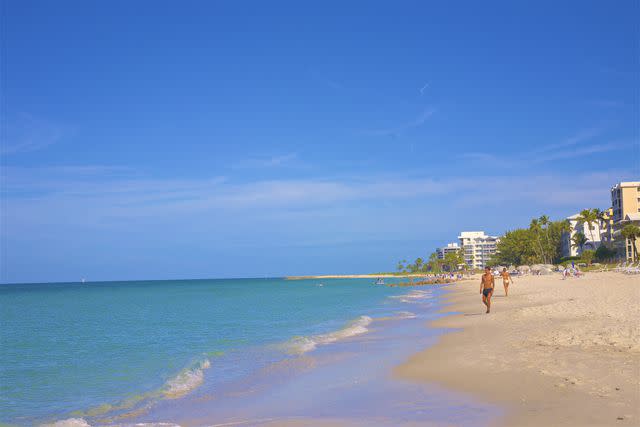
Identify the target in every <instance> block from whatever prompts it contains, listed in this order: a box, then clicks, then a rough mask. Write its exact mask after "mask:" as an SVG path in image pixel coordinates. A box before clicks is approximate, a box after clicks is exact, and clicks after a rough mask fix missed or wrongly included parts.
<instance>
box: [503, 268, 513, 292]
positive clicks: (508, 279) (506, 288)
mask: <svg viewBox="0 0 640 427" xmlns="http://www.w3.org/2000/svg"><path fill="white" fill-rule="evenodd" d="M500 275H501V276H502V285H503V286H504V296H505V297H508V296H509V285H510V284H511V283H513V279H511V275H510V274H509V272H508V271H507V269H506V267H505V268H503V269H502V273H500Z"/></svg>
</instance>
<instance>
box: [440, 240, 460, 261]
mask: <svg viewBox="0 0 640 427" xmlns="http://www.w3.org/2000/svg"><path fill="white" fill-rule="evenodd" d="M460 249H462V248H461V247H460V246H459V245H458V244H457V243H448V244H447V246H445V247H443V248H436V253H437V254H438V259H444V256H445V255H446V254H448V253H449V252H458V251H459V250H460Z"/></svg>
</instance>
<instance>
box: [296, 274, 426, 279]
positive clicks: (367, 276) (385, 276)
mask: <svg viewBox="0 0 640 427" xmlns="http://www.w3.org/2000/svg"><path fill="white" fill-rule="evenodd" d="M426 274H427V273H421V274H323V275H317V276H285V277H284V279H285V280H308V279H379V278H383V279H391V278H396V277H400V278H402V277H425V275H426Z"/></svg>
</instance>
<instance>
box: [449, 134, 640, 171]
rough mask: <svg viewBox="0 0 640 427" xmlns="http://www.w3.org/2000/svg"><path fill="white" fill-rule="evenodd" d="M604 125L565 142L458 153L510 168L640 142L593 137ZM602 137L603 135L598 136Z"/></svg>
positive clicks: (582, 155)
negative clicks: (523, 148) (514, 150)
mask: <svg viewBox="0 0 640 427" xmlns="http://www.w3.org/2000/svg"><path fill="white" fill-rule="evenodd" d="M605 129H606V128H605V127H594V128H589V129H585V130H582V131H580V132H577V133H576V134H575V135H572V136H571V137H569V138H566V139H565V140H563V141H560V142H556V143H552V144H547V145H543V146H540V147H537V148H535V149H533V150H528V151H524V152H519V153H502V152H501V153H500V154H499V155H496V154H492V153H485V152H473V151H472V152H467V153H462V154H460V155H459V156H458V158H459V159H462V160H468V161H474V162H493V163H496V162H498V161H501V165H502V167H505V168H508V167H510V165H518V167H521V166H522V165H523V164H529V163H542V162H550V161H555V160H562V159H572V158H575V159H577V158H580V157H586V156H590V155H593V154H597V153H605V152H610V151H622V150H626V149H631V148H634V147H638V144H640V142H638V141H635V142H634V141H606V142H605V141H601V140H600V141H598V140H594V139H596V138H598V137H601V136H602V134H603V133H604V131H605ZM599 139H602V138H599Z"/></svg>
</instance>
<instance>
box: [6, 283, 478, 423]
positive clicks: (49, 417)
mask: <svg viewBox="0 0 640 427" xmlns="http://www.w3.org/2000/svg"><path fill="white" fill-rule="evenodd" d="M436 291H437V289H435V288H434V289H433V291H432V290H431V289H427V290H424V289H423V290H416V289H412V288H400V287H388V286H381V285H374V284H373V280H370V279H322V280H314V279H308V280H295V281H290V280H284V279H280V278H269V279H232V280H227V279H216V280H171V281H135V282H124V281H123V282H95V283H46V284H10V285H0V321H1V331H0V338H1V346H0V414H1V415H0V422H2V423H8V424H17V425H39V424H43V423H52V422H56V421H60V420H69V419H75V420H80V419H82V420H83V422H85V421H86V422H88V423H90V424H92V425H93V424H114V423H116V424H117V423H123V421H122V420H127V422H130V421H132V420H133V421H149V422H152V421H153V422H157V421H171V422H173V421H176V420H179V419H181V418H184V417H185V411H186V412H188V413H189V414H193V413H197V412H198V411H200V412H201V417H202V419H205V420H207V421H210V420H213V419H216V418H217V419H222V418H224V419H229V418H228V417H231V418H233V416H234V414H229V415H228V417H226V415H224V411H223V410H226V409H229V408H231V407H233V406H234V405H239V407H242V408H248V407H251V406H252V405H254V404H255V403H256V402H257V400H256V399H257V398H256V396H262V397H261V399H263V400H264V396H265V394H264V393H265V391H264V390H265V389H268V390H269V393H270V394H273V393H274V392H275V391H276V389H277V390H279V391H282V390H283V387H285V386H287V387H291V384H293V383H295V381H300V378H301V377H300V376H301V375H302V374H303V373H305V372H307V373H308V372H311V371H314V370H317V369H320V368H316V366H317V365H318V364H319V362H318V360H320V357H321V356H322V357H324V358H325V359H324V360H325V361H328V360H333V359H336V357H335V356H336V355H337V354H338V350H339V349H342V351H343V354H347V353H346V351H347V348H346V347H344V345H349V343H350V342H353V340H354V339H356V338H358V337H359V338H363V337H366V336H370V337H373V336H374V335H373V334H370V331H371V330H376V329H377V330H378V331H379V333H380V331H382V330H384V329H385V327H386V328H387V330H388V331H389V329H388V328H390V327H392V325H396V326H395V327H397V325H398V324H400V323H399V322H409V321H411V320H414V321H415V320H416V319H419V318H422V319H424V318H425V317H428V316H432V317H435V316H436V314H435V313H436V309H437V308H438V304H436V303H435V300H434V299H433V298H432V297H433V294H432V292H436ZM416 302H420V303H422V304H421V305H417V304H415V303H416ZM423 324H424V320H421V321H420V323H413V325H414V326H413V328H414V329H411V327H408V325H409V324H408V323H405V326H404V330H405V331H411V330H413V331H414V332H412V333H413V334H414V335H415V336H416V337H417V336H419V337H421V339H422V341H420V340H416V339H415V337H414V338H408V339H407V340H406V345H404V347H403V345H394V348H393V349H392V350H397V349H400V348H405V347H406V348H405V350H406V351H404V353H403V356H402V357H405V356H407V353H409V351H410V350H411V351H414V350H416V351H417V350H418V348H414V347H415V346H416V345H427V344H428V343H427V342H426V341H424V340H425V339H427V338H428V339H432V338H433V337H434V336H435V334H428V333H427V334H425V333H424V331H425V330H426V328H424V326H423ZM385 325H388V326H385ZM418 328H419V329H418ZM420 331H422V332H420ZM396 335H397V334H396ZM389 336H391V335H389ZM387 342H389V339H387ZM341 345H343V347H341ZM359 345H363V344H362V343H361V344H359ZM412 346H413V347H412ZM409 347H411V348H409ZM354 349H355V348H351V349H350V350H349V351H348V352H349V354H351V353H354ZM368 353H370V352H368ZM385 353H386V354H388V355H391V354H393V353H394V351H391V350H385ZM312 357H315V359H313V361H312V362H310V360H312V359H311V358H312ZM332 357H333V359H331V358H332ZM397 361H400V359H398V360H397ZM323 363H324V362H323ZM332 363H333V362H326V363H325V364H326V365H331V364H332ZM358 364H359V365H363V363H361V362H358ZM332 366H334V367H335V366H339V363H338V364H336V363H333V365H332ZM336 369H337V368H336ZM336 372H338V371H336ZM292 375H293V376H296V375H298V377H297V378H298V379H297V380H296V379H293V380H292V379H291V376H292ZM333 375H335V376H337V377H341V378H342V377H344V375H343V374H340V373H335V374H333ZM325 380H326V377H325V378H324V379H323V380H322V381H325ZM305 381H310V380H309V379H306V380H305ZM287 384H288V385H287ZM258 386H259V387H258ZM260 387H262V388H261V390H262V391H260V390H258V388H260ZM304 387H309V385H308V384H307V385H306V386H304ZM247 390H250V391H251V393H247ZM243 393H245V395H246V396H249V395H250V396H252V397H242V398H238V397H237V396H240V395H242V394H243ZM260 393H263V394H262V395H261V394H260ZM292 394H293V395H295V394H296V391H295V388H294V390H293V391H292ZM231 396H233V397H231ZM213 398H215V400H216V401H217V402H218V406H219V408H218V410H216V411H213V410H212V411H209V412H208V413H206V414H205V413H204V412H206V411H205V410H204V409H197V408H196V407H197V406H198V405H200V406H202V407H203V408H204V407H205V406H206V405H202V404H200V403H198V402H201V401H203V399H213ZM225 399H227V400H226V401H225ZM238 399H240V400H238ZM251 399H253V400H251ZM274 405H275V406H277V404H274ZM274 405H271V406H270V408H271V409H273V408H274V407H275V406H274ZM356 406H357V405H354V406H353V407H352V408H351V409H353V408H355V407H356ZM206 407H207V408H209V409H211V408H213V407H215V405H213V406H212V405H208V406H206ZM185 408H190V409H188V410H186V409H185ZM286 409H287V408H286V407H283V408H282V411H281V412H282V413H281V414H280V415H282V414H284V413H285V412H286V411H285V410H286ZM351 409H350V410H351ZM476 409H477V408H476ZM203 411H204V412H203ZM283 411H284V412H283ZM243 412H244V413H248V412H251V411H250V410H243ZM267 412H268V411H267ZM347 412H348V411H347ZM313 415H318V416H321V415H322V414H313ZM225 417H226V418H225Z"/></svg>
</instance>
